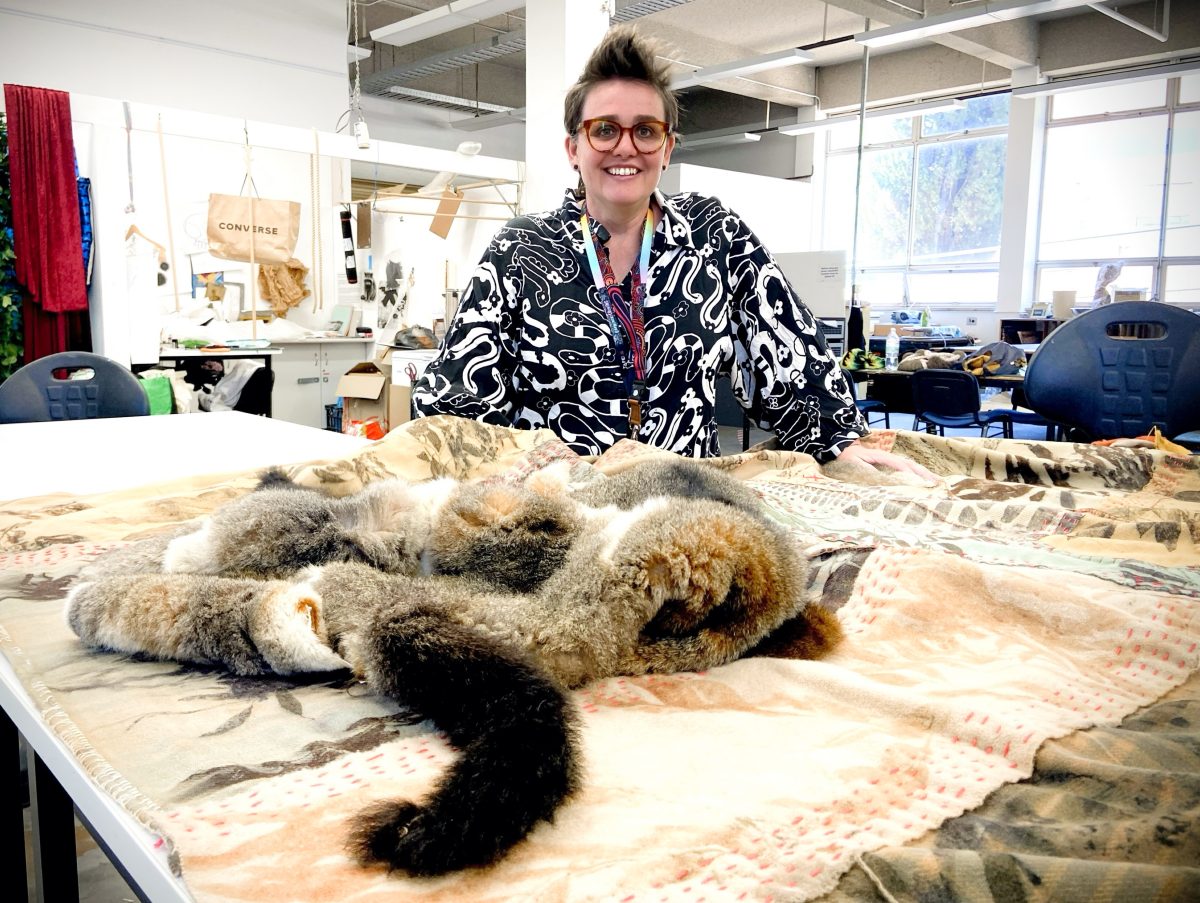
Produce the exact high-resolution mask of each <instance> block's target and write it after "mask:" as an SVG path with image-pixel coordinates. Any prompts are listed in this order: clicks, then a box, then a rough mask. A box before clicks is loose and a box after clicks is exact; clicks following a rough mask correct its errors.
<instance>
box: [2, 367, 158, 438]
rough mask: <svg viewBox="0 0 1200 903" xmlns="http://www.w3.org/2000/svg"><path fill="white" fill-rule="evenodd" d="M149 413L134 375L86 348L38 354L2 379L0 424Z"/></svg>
mask: <svg viewBox="0 0 1200 903" xmlns="http://www.w3.org/2000/svg"><path fill="white" fill-rule="evenodd" d="M89 371H90V372H89ZM149 413H150V402H149V401H148V400H147V398H146V390H145V389H143V388H142V384H141V381H140V380H139V379H138V378H137V377H136V376H134V375H133V374H132V373H130V372H129V371H128V370H127V369H125V368H124V367H122V366H121V365H120V364H118V363H116V362H115V361H112V360H109V359H108V358H106V357H103V356H102V355H99V354H90V353H88V352H86V351H63V352H60V353H58V354H51V355H47V356H46V357H43V358H38V359H37V360H36V361H30V362H29V363H28V364H26V365H25V366H24V367H22V368H21V369H19V370H18V371H17V372H16V373H14V374H13V375H12V376H10V377H9V378H8V379H6V380H5V381H4V382H3V383H0V423H33V422H37V421H44V420H84V419H90V418H93V417H134V416H141V415H143V414H149Z"/></svg>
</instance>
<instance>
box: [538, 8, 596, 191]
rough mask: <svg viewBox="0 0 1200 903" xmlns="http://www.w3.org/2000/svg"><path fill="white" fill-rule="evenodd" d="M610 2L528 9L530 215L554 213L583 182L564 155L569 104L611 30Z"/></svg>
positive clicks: (565, 154)
mask: <svg viewBox="0 0 1200 903" xmlns="http://www.w3.org/2000/svg"><path fill="white" fill-rule="evenodd" d="M609 15H610V3H609V2H605V0H528V2H527V3H526V4H525V16H526V18H525V189H524V194H523V198H522V205H521V206H522V207H523V208H524V212H528V213H537V212H539V211H542V210H551V209H553V208H555V207H558V205H559V204H560V203H561V202H562V196H563V192H564V191H565V190H566V189H567V188H571V187H574V185H575V183H576V182H577V181H578V176H576V174H575V172H574V170H572V169H571V165H570V164H569V163H568V162H567V153H566V151H565V150H564V149H563V139H564V138H565V137H566V133H565V131H564V129H563V119H562V117H563V100H564V99H565V98H566V96H567V89H568V88H569V87H570V86H571V85H572V84H574V82H575V79H577V78H578V77H579V73H580V71H582V69H583V64H584V63H585V62H586V61H587V58H588V56H589V55H590V54H591V52H592V50H593V49H594V48H595V47H596V45H597V44H599V43H600V39H601V38H602V37H604V33H605V31H607V30H608V19H609Z"/></svg>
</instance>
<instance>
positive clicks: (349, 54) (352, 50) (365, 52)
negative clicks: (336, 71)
mask: <svg viewBox="0 0 1200 903" xmlns="http://www.w3.org/2000/svg"><path fill="white" fill-rule="evenodd" d="M370 55H371V50H370V48H368V47H358V46H356V45H354V44H347V45H346V62H347V63H353V62H354V61H355V60H365V59H366V58H367V57H369V56H370Z"/></svg>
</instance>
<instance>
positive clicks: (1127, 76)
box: [1012, 60, 1200, 97]
mask: <svg viewBox="0 0 1200 903" xmlns="http://www.w3.org/2000/svg"><path fill="white" fill-rule="evenodd" d="M1188 72H1200V60H1192V61H1191V62H1187V63H1174V64H1172V65H1169V66H1152V67H1150V68H1148V69H1127V70H1126V71H1124V72H1106V73H1104V74H1103V75H1085V76H1081V77H1079V78H1060V79H1056V80H1054V81H1048V82H1043V83H1042V84H1040V85H1026V86H1025V87H1023V88H1013V90H1012V96H1013V97H1038V96H1041V95H1043V94H1065V93H1066V92H1067V91H1087V90H1088V89H1090V88H1101V87H1104V86H1105V85H1127V84H1131V83H1133V82H1145V81H1151V80H1153V79H1159V78H1170V77H1171V76H1172V75H1183V74H1185V73H1188Z"/></svg>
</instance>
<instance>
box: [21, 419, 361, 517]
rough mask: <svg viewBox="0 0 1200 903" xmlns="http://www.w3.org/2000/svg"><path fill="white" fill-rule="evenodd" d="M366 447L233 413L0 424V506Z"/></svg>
mask: <svg viewBox="0 0 1200 903" xmlns="http://www.w3.org/2000/svg"><path fill="white" fill-rule="evenodd" d="M367 444H370V443H369V440H367V439H362V438H359V437H354V436H344V435H342V434H340V433H334V432H330V431H328V430H318V429H313V428H312V427H307V426H300V425H298V424H295V423H289V422H287V421H286V420H273V419H271V418H269V417H256V416H254V415H251V414H242V413H239V412H237V411H223V412H219V413H203V414H164V415H160V416H156V417H113V418H109V419H105V420H61V421H54V422H51V423H6V424H0V458H3V460H4V465H5V466H4V467H2V468H0V502H2V501H7V500H10V499H17V498H26V497H29V496H34V495H46V494H48V493H51V492H70V493H74V494H77V495H83V494H85V493H93V492H109V491H111V490H114V489H129V488H131V487H134V486H142V485H146V484H148V483H157V482H161V481H163V480H172V479H176V478H178V477H183V476H190V475H194V474H205V473H223V472H225V471H230V470H244V469H246V468H251V467H266V466H268V465H271V464H292V463H295V462H297V461H307V460H309V459H311V458H322V457H329V456H334V455H341V454H345V453H346V452H349V451H353V450H354V449H355V448H359V447H361V446H363V445H367Z"/></svg>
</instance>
